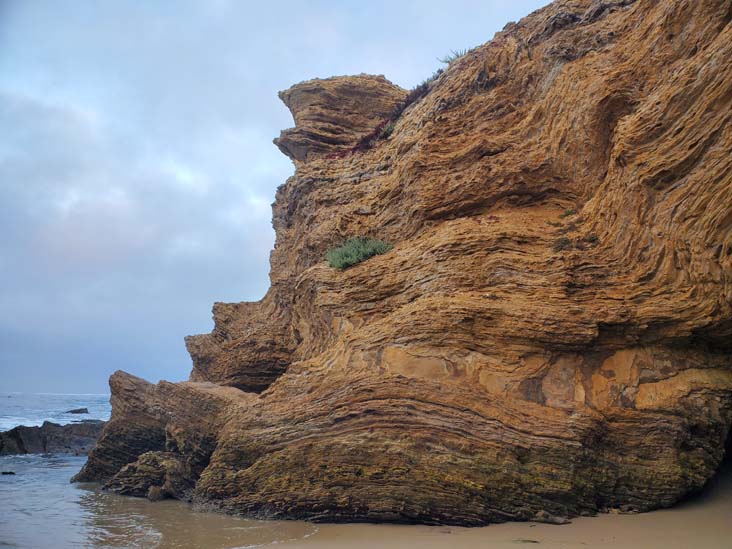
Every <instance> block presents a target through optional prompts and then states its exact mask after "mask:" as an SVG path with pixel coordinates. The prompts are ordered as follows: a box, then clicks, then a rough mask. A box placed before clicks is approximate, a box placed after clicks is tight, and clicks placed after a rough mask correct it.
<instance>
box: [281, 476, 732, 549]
mask: <svg viewBox="0 0 732 549" xmlns="http://www.w3.org/2000/svg"><path fill="white" fill-rule="evenodd" d="M279 547H283V548H288V549H294V548H301V547H302V548H309V549H316V548H317V549H331V548H333V549H335V548H339V549H366V548H369V549H372V548H375V547H378V548H380V549H391V548H395V549H396V548H400V549H402V548H406V547H416V548H419V549H433V548H435V549H437V548H449V549H478V548H481V549H503V548H506V549H509V548H511V549H516V548H517V547H540V548H551V549H554V548H575V547H582V548H588V547H589V548H592V547H601V548H602V547H612V548H618V549H656V548H657V549H661V548H663V549H717V548H719V549H730V548H732V467H726V468H725V470H724V471H723V472H722V473H720V475H718V476H717V477H716V478H715V479H714V480H712V482H711V483H710V485H709V486H708V487H707V488H706V489H705V490H704V492H703V493H702V494H700V495H699V496H696V497H694V498H692V499H690V500H688V501H686V502H684V503H682V504H680V505H678V506H676V507H673V508H671V509H663V510H659V511H653V512H651V513H641V514H634V515H615V514H603V515H598V516H596V517H588V518H578V519H574V520H573V521H572V523H571V524H566V525H562V526H554V525H549V524H535V523H506V524H496V525H493V526H488V527H485V528H455V527H425V526H389V525H368V524H358V525H354V524H351V525H318V531H317V532H316V533H315V534H313V535H312V536H310V537H309V538H307V539H304V540H299V541H293V542H288V543H283V544H281V545H279Z"/></svg>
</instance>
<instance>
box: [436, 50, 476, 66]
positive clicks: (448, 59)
mask: <svg viewBox="0 0 732 549" xmlns="http://www.w3.org/2000/svg"><path fill="white" fill-rule="evenodd" d="M471 51H473V48H470V49H464V50H450V53H448V54H447V55H446V56H445V57H440V58H438V59H437V60H438V61H439V62H440V63H444V64H445V65H449V64H451V63H453V62H454V61H457V60H458V59H460V58H461V57H462V56H464V55H465V54H466V53H468V52H471Z"/></svg>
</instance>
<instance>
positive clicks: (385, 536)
mask: <svg viewBox="0 0 732 549" xmlns="http://www.w3.org/2000/svg"><path fill="white" fill-rule="evenodd" d="M83 462H84V458H78V457H50V458H49V457H41V456H12V457H0V468H1V469H2V470H3V471H14V472H15V473H16V474H15V475H9V476H4V475H3V476H2V477H0V502H2V509H1V510H0V547H24V548H25V547H32V548H35V547H38V548H47V547H53V548H66V547H99V548H102V547H105V548H106V547H119V548H123V547H124V548H132V547H144V548H166V549H167V548H181V549H185V548H199V547H200V548H202V547H205V548H207V549H231V548H235V547H236V548H243V547H260V546H267V545H270V544H276V545H277V547H282V548H283V549H284V548H292V549H295V548H301V547H302V548H305V549H307V548H315V549H366V548H368V549H371V548H373V547H379V548H380V549H389V548H395V549H396V548H400V549H401V548H403V547H419V548H420V549H433V548H434V549H437V548H449V549H477V548H487V549H501V548H511V547H517V546H521V545H522V544H528V543H530V544H532V545H534V544H536V545H537V546H538V547H542V548H549V549H555V548H560V547H561V548H573V547H578V548H579V547H583V548H586V547H612V548H615V549H618V548H622V549H630V548H637V547H643V548H644V549H655V548H659V549H660V548H664V549H670V548H679V549H681V548H689V547H694V548H697V549H712V548H728V547H732V544H730V541H729V539H730V533H732V530H731V529H730V527H729V517H731V516H732V469H730V468H729V467H727V468H726V469H725V470H724V471H723V472H722V473H721V474H720V475H718V477H717V478H715V479H714V480H713V482H712V483H711V486H710V487H709V488H708V489H707V490H705V491H704V493H702V494H701V495H699V496H697V497H695V498H693V499H691V500H689V501H687V502H685V503H683V504H681V505H679V506H677V507H674V508H672V509H667V510H663V511H656V512H653V513H645V514H640V515H600V516H598V517H594V518H579V519H575V520H574V521H573V522H572V524H569V525H566V526H551V525H547V524H532V523H508V524H498V525H494V526H488V527H485V528H455V527H427V526H397V525H375V524H373V525H365V524H343V525H333V524H331V525H327V524H323V525H313V524H309V523H306V522H294V521H255V520H247V519H242V518H237V517H231V516H227V515H221V514H216V513H204V512H196V511H194V510H193V509H192V508H191V506H189V505H187V504H185V503H182V502H179V501H162V502H157V503H151V502H149V501H147V500H145V499H137V498H128V497H122V496H116V495H113V494H107V493H104V492H101V491H100V490H99V489H98V488H97V487H96V486H94V485H73V484H70V483H69V478H71V476H72V475H73V474H74V473H76V472H77V471H78V470H79V469H80V468H81V466H82V464H83Z"/></svg>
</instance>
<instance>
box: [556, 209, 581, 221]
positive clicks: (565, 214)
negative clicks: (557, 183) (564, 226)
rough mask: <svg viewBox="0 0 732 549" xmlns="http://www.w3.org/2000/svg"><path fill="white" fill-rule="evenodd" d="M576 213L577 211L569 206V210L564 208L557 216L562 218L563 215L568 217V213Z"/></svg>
mask: <svg viewBox="0 0 732 549" xmlns="http://www.w3.org/2000/svg"><path fill="white" fill-rule="evenodd" d="M576 213H577V210H575V209H574V208H571V209H569V210H564V213H563V214H562V215H560V216H559V217H561V218H562V219H564V218H565V217H569V216H570V215H574V214H576Z"/></svg>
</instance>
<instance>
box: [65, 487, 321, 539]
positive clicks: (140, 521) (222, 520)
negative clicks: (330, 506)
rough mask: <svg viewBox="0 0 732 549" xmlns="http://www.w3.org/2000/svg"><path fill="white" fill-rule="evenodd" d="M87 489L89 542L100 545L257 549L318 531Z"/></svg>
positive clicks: (83, 505) (83, 501) (82, 502)
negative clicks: (253, 548) (241, 548)
mask: <svg viewBox="0 0 732 549" xmlns="http://www.w3.org/2000/svg"><path fill="white" fill-rule="evenodd" d="M85 488H87V489H90V491H88V492H87V493H86V494H84V495H83V496H82V497H81V498H80V499H79V504H80V506H81V508H82V509H83V511H84V516H85V521H86V530H87V532H88V534H89V540H88V543H89V545H91V546H94V547H120V548H122V547H130V546H131V544H137V545H139V546H141V547H176V548H178V547H180V548H188V547H190V548H198V547H217V548H218V547H220V548H234V547H242V546H249V547H251V546H260V545H267V544H270V543H273V542H278V543H282V542H284V541H288V540H295V539H302V538H304V537H306V536H308V535H311V534H312V533H314V532H315V531H316V527H315V526H314V525H312V524H308V523H305V522H284V523H283V522H275V521H253V520H246V519H240V518H236V517H231V516H227V515H221V514H218V513H202V512H195V511H193V510H192V509H191V507H190V506H189V505H187V504H185V503H182V502H179V501H161V502H157V503H150V502H149V501H147V500H144V499H139V498H125V497H119V496H115V495H111V494H105V493H100V492H99V491H98V490H96V489H93V488H92V487H85Z"/></svg>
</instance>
